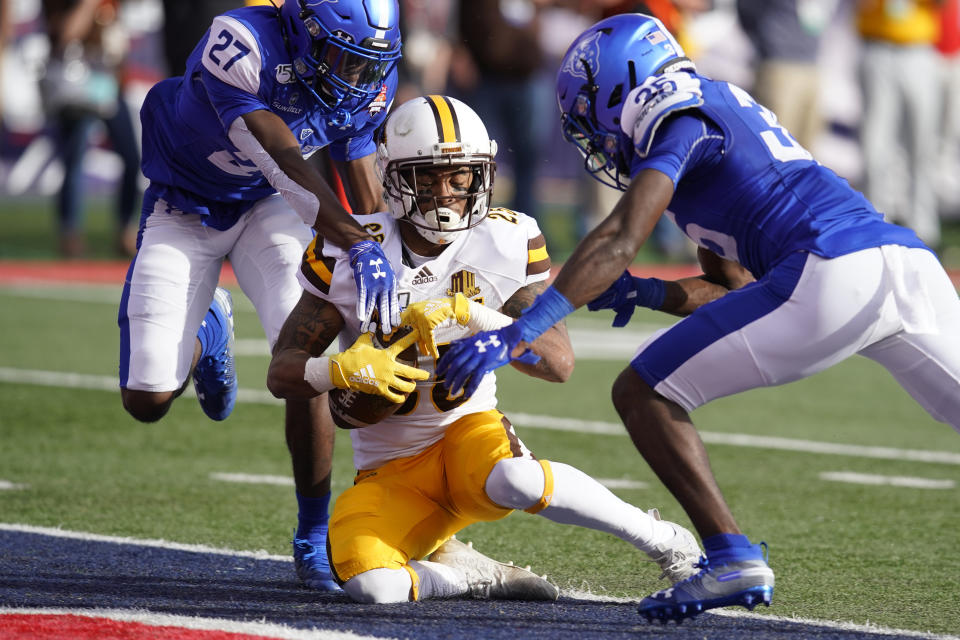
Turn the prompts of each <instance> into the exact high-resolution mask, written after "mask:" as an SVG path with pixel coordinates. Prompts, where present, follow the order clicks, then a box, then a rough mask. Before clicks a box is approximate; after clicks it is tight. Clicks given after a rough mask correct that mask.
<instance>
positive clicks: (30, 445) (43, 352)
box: [0, 213, 960, 633]
mask: <svg viewBox="0 0 960 640" xmlns="http://www.w3.org/2000/svg"><path fill="white" fill-rule="evenodd" d="M12 218H13V216H9V215H8V216H6V217H4V216H3V214H2V213H0V250H2V254H0V258H4V257H5V258H11V257H15V256H14V255H11V252H12V250H11V247H14V248H15V247H16V246H21V247H24V246H26V247H34V249H33V250H31V252H30V257H41V254H42V253H43V250H42V248H41V243H40V242H39V241H36V240H37V239H38V238H40V235H39V234H36V233H35V232H33V231H31V232H30V233H25V235H24V236H22V238H21V240H19V241H18V240H16V239H11V236H10V235H9V231H10V230H11V229H12V228H23V229H27V228H29V229H33V228H34V227H33V226H31V225H29V224H27V223H24V224H23V225H22V227H19V226H18V225H19V224H20V223H19V222H18V223H17V225H13V226H8V225H7V222H9V221H10V220H11V219H12ZM104 228H105V227H104ZM31 234H32V235H31ZM23 238H26V240H24V239H23ZM31 238H32V240H30V239H31ZM18 242H20V243H21V244H20V245H17V243H18ZM31 243H32V244H31ZM13 253H15V252H13ZM16 257H23V256H16ZM119 291H120V288H119V285H117V286H114V287H111V286H106V287H105V286H92V287H81V286H76V285H73V286H70V287H64V286H26V287H11V286H8V285H6V284H3V283H0V481H6V482H7V483H13V484H15V485H23V486H21V487H20V488H17V489H10V490H0V514H2V515H0V522H5V523H23V524H30V525H37V526H48V527H50V526H52V527H62V528H64V529H69V530H76V531H85V532H93V533H99V534H110V535H119V536H131V537H138V538H163V539H166V540H170V541H176V542H183V543H202V544H207V545H214V546H220V547H228V548H233V549H243V550H258V549H264V550H266V551H268V552H270V553H276V554H286V553H288V551H289V540H290V536H291V532H292V529H293V527H294V525H295V517H296V504H295V500H294V497H293V489H292V487H287V486H276V485H266V484H234V483H228V482H223V481H219V480H215V479H212V478H211V474H214V473H246V474H261V475H269V476H281V477H287V476H289V460H288V457H287V453H286V449H285V445H284V438H283V426H282V408H281V406H280V405H278V404H276V403H270V402H264V401H261V400H259V398H261V397H262V396H263V391H264V387H263V383H264V377H265V372H266V366H267V362H268V359H267V357H266V355H262V354H265V351H266V346H265V344H264V345H263V346H262V350H261V351H258V350H257V348H256V345H257V344H258V343H257V342H256V341H257V340H262V334H261V329H260V327H259V324H258V323H257V318H256V315H255V314H254V312H253V309H252V307H251V305H250V304H249V302H248V301H247V300H246V299H245V298H244V297H243V296H242V294H240V293H239V291H237V290H234V292H233V293H234V296H235V300H237V302H238V308H237V337H238V339H239V341H240V344H243V345H247V347H248V348H247V349H246V350H245V351H244V352H245V353H248V352H249V353H255V354H257V353H260V354H261V355H243V356H240V357H238V363H237V364H238V372H239V378H240V386H241V388H242V389H243V390H251V391H254V392H257V393H256V394H254V395H253V399H254V400H256V401H254V402H243V403H241V404H240V405H238V407H237V410H236V411H235V412H234V414H233V415H232V416H231V417H230V419H228V420H227V421H225V422H223V423H214V422H211V421H209V420H207V419H206V418H205V417H204V416H203V414H202V412H201V411H200V408H199V406H198V405H197V403H196V401H195V400H194V399H193V398H192V397H184V398H181V399H180V401H179V402H177V403H176V404H175V405H174V408H173V409H172V410H171V412H170V414H168V416H167V417H166V418H165V419H164V420H163V421H162V422H160V423H158V424H154V425H141V424H138V423H136V422H134V421H133V420H132V419H131V418H129V417H128V416H127V415H126V414H125V413H124V411H123V410H122V408H121V406H120V399H119V394H118V393H117V392H116V391H115V390H113V385H114V384H115V378H116V372H117V350H118V331H117V328H116V305H117V302H118V299H119ZM607 320H609V318H599V317H597V316H595V315H592V314H587V313H585V312H578V313H577V314H576V315H575V316H574V317H572V318H571V321H570V325H571V327H572V328H574V329H584V328H605V327H606V326H607V325H606V322H607ZM665 322H669V318H667V317H666V316H661V315H659V314H655V313H653V312H651V313H648V314H645V315H641V316H638V317H636V318H635V320H634V323H635V326H641V327H643V326H647V325H650V324H653V325H655V324H658V323H659V324H662V323H665ZM609 335H610V338H611V340H614V339H616V336H617V333H616V331H614V330H610V331H609ZM622 366H623V362H622V361H613V360H594V359H589V358H580V359H578V362H577V368H576V371H575V373H574V376H573V378H572V379H571V380H570V381H569V382H568V383H566V384H564V385H552V384H548V383H545V382H541V381H536V380H532V379H528V378H525V377H523V376H521V375H519V374H517V373H516V372H513V371H510V370H507V371H505V372H504V373H503V374H502V375H501V384H500V386H501V389H502V393H501V400H502V408H503V409H504V410H505V411H506V412H507V414H508V415H516V414H527V415H528V416H529V418H526V419H524V420H519V419H518V420H516V422H517V425H518V426H517V430H518V432H519V434H520V436H521V438H523V440H524V441H525V443H526V444H527V445H528V446H529V447H530V448H531V449H532V450H533V451H534V452H535V453H537V455H538V456H540V457H544V458H550V459H555V460H558V461H563V462H568V463H571V464H574V465H575V466H578V467H580V468H581V469H583V470H584V471H586V472H587V473H590V474H591V475H594V476H595V477H598V478H602V479H604V480H616V481H632V482H634V483H645V485H646V486H645V487H642V488H628V489H615V491H616V493H617V494H618V495H620V496H621V497H623V498H624V499H626V500H628V501H630V502H632V503H634V504H636V505H638V506H641V507H643V508H650V507H654V506H656V507H658V508H660V510H661V512H662V513H663V515H664V517H665V518H667V519H674V520H677V521H679V522H681V523H683V524H685V525H687V526H689V520H688V519H687V518H686V517H685V516H684V514H683V513H682V512H681V511H680V509H679V507H678V505H677V503H676V502H675V501H674V500H673V499H672V497H671V496H670V495H669V494H668V493H667V492H666V491H665V490H664V489H663V488H662V487H661V486H660V485H659V484H658V482H657V480H656V478H655V477H654V475H653V474H652V473H651V472H650V470H649V469H648V468H647V467H646V465H645V464H644V463H643V461H642V460H641V458H640V456H639V455H638V454H637V453H636V452H635V450H634V449H633V447H632V445H631V444H630V442H629V440H628V438H627V437H626V435H625V434H623V433H620V432H619V431H618V430H617V429H616V428H604V427H611V426H612V425H615V424H616V423H617V418H616V414H615V413H614V411H613V408H612V406H611V404H610V401H609V387H610V383H611V382H612V380H613V379H614V378H615V376H616V375H617V373H618V372H619V371H620V369H621V368H622ZM36 372H50V373H52V374H76V375H41V374H39V373H36ZM246 397H250V396H246ZM693 417H694V420H695V422H696V423H697V424H698V426H699V427H700V428H701V429H702V430H703V431H704V432H705V434H706V435H705V439H706V440H707V442H708V444H707V447H708V450H709V452H710V454H711V456H712V463H713V466H714V470H715V472H716V474H717V477H718V479H719V481H720V484H721V487H722V488H723V490H724V492H725V495H726V497H727V499H728V501H729V502H730V504H731V506H732V508H733V509H734V512H735V514H736V515H737V517H738V519H739V521H740V524H741V526H742V527H743V529H744V530H745V531H746V532H747V533H748V534H749V535H750V536H751V537H752V538H753V539H755V540H766V541H767V542H768V543H769V545H770V563H771V565H772V567H773V568H774V570H775V571H776V573H777V587H776V594H775V599H774V606H773V607H771V608H770V609H769V610H767V609H764V610H763V611H760V610H758V612H760V613H769V614H774V615H779V616H788V617H790V616H797V617H803V618H813V619H819V620H833V621H845V622H854V623H876V624H878V625H882V626H885V627H892V628H898V629H911V630H919V631H930V632H939V633H957V632H958V631H960V607H958V606H957V594H958V593H960V551H958V547H960V545H958V542H960V534H958V531H960V488H958V485H960V463H958V461H960V435H958V434H956V433H955V432H954V431H953V430H952V429H951V428H950V427H948V426H945V425H941V424H938V423H935V422H934V421H933V420H931V419H930V418H929V417H927V416H926V415H925V414H924V413H923V412H922V411H921V410H920V409H919V408H918V407H916V406H915V405H914V404H913V403H912V401H911V400H910V399H909V398H908V397H907V395H906V394H905V393H904V392H903V391H902V390H901V389H900V388H899V387H898V386H897V385H896V384H895V383H894V382H893V381H892V379H891V378H890V377H889V376H888V375H887V373H886V372H885V371H883V370H882V369H881V368H879V367H878V366H877V365H875V364H873V363H872V362H869V361H867V360H865V359H861V358H855V359H853V360H851V361H848V362H846V363H843V364H842V365H840V366H838V367H835V368H834V369H832V370H830V371H828V372H825V373H822V374H819V375H817V376H815V377H813V378H811V379H808V380H805V381H802V382H799V383H794V384H792V385H788V386H786V387H782V388H778V389H767V390H758V391H754V392H751V393H748V394H745V395H743V396H740V397H738V398H732V399H724V400H721V401H718V402H716V403H714V404H712V405H710V406H708V407H704V408H703V409H700V410H698V411H697V412H695V413H694V416H693ZM551 418H553V419H555V420H554V421H551ZM571 420H582V421H585V422H588V421H590V422H589V425H592V426H594V427H596V426H597V425H596V424H595V423H596V422H599V423H601V424H600V425H599V427H600V428H599V429H597V430H596V432H584V431H580V432H578V431H569V430H559V429H550V428H544V427H545V426H550V425H551V424H552V423H553V422H555V424H554V426H564V425H568V424H569V423H570V421H571ZM525 422H529V423H530V424H529V425H525V424H524V423H525ZM589 425H588V426H589ZM608 431H609V432H610V433H608ZM729 434H745V435H748V436H775V437H778V438H782V439H788V440H790V441H809V442H814V443H827V444H845V445H861V446H864V447H867V446H870V447H886V448H890V449H891V450H893V451H892V453H894V454H895V453H896V451H900V450H921V451H929V452H939V453H940V454H952V458H950V457H947V456H942V457H943V460H942V461H940V462H925V461H910V460H903V459H899V460H894V459H887V458H883V457H864V454H863V453H862V452H861V450H856V451H852V452H851V454H850V455H837V454H832V453H810V452H806V451H791V450H788V449H784V448H762V447H757V446H742V445H733V444H722V443H721V442H722V441H723V440H724V436H726V435H729ZM338 436H340V437H338V441H337V454H336V459H335V469H334V493H335V494H337V493H339V492H341V491H343V490H344V489H345V488H346V487H347V486H348V485H349V483H350V481H351V477H352V466H351V461H350V451H349V449H350V445H349V438H348V437H346V434H345V433H343V432H341V433H340V434H338ZM887 453H891V452H889V451H888V452H887ZM854 454H856V455H854ZM829 472H854V473H860V474H871V475H879V476H885V477H901V478H912V479H922V480H925V481H928V483H930V484H932V485H933V486H936V487H943V486H945V487H947V488H914V487H906V486H886V485H866V484H851V483H844V482H835V481H827V480H824V479H821V477H820V474H821V473H829ZM937 483H939V484H937ZM460 537H461V538H463V539H470V540H473V541H474V542H475V544H476V545H477V546H478V548H480V549H482V550H483V551H485V552H486V553H488V554H490V555H492V556H494V557H497V558H503V559H513V560H515V561H517V562H520V563H530V564H532V565H533V567H534V568H535V569H536V570H538V571H540V572H546V573H547V574H548V575H550V576H551V577H552V578H553V579H554V580H556V581H557V582H558V583H559V584H560V586H561V587H563V588H567V589H581V590H589V591H592V592H594V593H597V594H603V595H611V596H624V597H631V598H640V597H642V596H644V595H646V594H647V593H648V592H650V591H651V590H653V589H655V588H659V585H658V583H657V581H656V577H657V572H656V571H655V567H654V566H653V565H651V564H648V563H644V562H642V561H641V557H640V555H639V554H638V553H637V552H636V551H634V550H633V548H632V547H630V546H629V545H627V544H625V543H623V542H620V541H619V540H616V539H613V538H610V537H608V536H605V535H602V534H597V533H594V532H592V531H586V530H582V529H574V528H571V527H562V526H560V525H556V524H553V523H550V522H548V521H546V520H544V519H542V518H538V517H535V516H530V515H527V514H523V513H519V514H514V515H512V516H510V517H509V518H507V519H505V520H502V521H499V522H496V523H490V524H482V525H474V526H472V527H470V528H468V529H467V530H466V531H464V533H463V534H462V535H461V536H460Z"/></svg>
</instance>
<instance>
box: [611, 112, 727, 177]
mask: <svg viewBox="0 0 960 640" xmlns="http://www.w3.org/2000/svg"><path fill="white" fill-rule="evenodd" d="M722 155H723V132H722V131H721V130H720V128H719V127H717V126H716V125H714V124H713V123H712V122H710V121H709V120H708V119H706V118H702V117H699V116H697V115H695V114H693V113H680V114H677V115H675V116H672V117H670V118H669V119H667V120H666V121H665V122H664V123H663V124H662V125H661V126H660V128H659V129H658V130H657V132H656V135H655V137H654V140H653V144H651V145H650V152H649V153H648V154H647V157H646V158H641V157H640V156H639V155H638V154H635V155H634V156H633V162H632V164H631V166H630V177H631V178H634V177H636V175H637V174H638V173H640V172H641V171H642V170H644V169H656V170H657V171H660V172H661V173H663V174H665V175H667V176H668V177H669V178H670V179H671V180H673V185H674V187H676V185H677V183H678V182H680V180H681V178H683V177H684V176H685V175H688V174H691V173H695V172H696V171H697V170H701V169H708V168H710V167H712V166H714V165H715V164H716V163H717V162H719V161H720V159H721V157H722Z"/></svg>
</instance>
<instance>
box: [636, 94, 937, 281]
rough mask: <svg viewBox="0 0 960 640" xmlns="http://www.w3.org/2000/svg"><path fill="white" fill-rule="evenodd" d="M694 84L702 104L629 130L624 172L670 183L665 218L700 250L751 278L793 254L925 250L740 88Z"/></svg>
mask: <svg viewBox="0 0 960 640" xmlns="http://www.w3.org/2000/svg"><path fill="white" fill-rule="evenodd" d="M692 79H693V83H694V84H696V85H697V86H695V87H694V88H693V94H696V92H697V91H699V92H700V94H701V96H702V100H700V103H699V104H698V105H695V106H692V107H687V108H685V109H684V110H681V111H674V112H673V113H671V114H669V115H668V116H665V117H664V118H663V119H662V121H657V122H656V123H655V124H654V125H652V126H646V127H644V128H643V130H639V134H640V135H637V134H635V136H634V138H635V140H637V143H638V144H637V146H636V149H637V153H636V154H635V155H634V156H633V160H632V166H631V171H630V175H631V177H634V176H636V175H637V173H639V172H640V171H641V170H643V169H656V170H658V171H661V172H663V173H665V174H666V175H667V176H669V177H670V178H671V179H672V180H673V182H674V186H675V188H676V191H675V193H674V196H673V199H672V200H671V202H670V205H669V207H668V211H667V215H668V216H669V217H671V218H672V219H673V220H674V221H675V222H676V224H677V226H679V227H680V229H681V230H682V231H683V232H684V233H685V234H686V235H687V236H689V237H690V238H691V239H692V240H693V241H694V242H696V243H697V244H698V245H700V246H702V247H705V248H707V249H710V250H711V251H713V252H715V253H716V254H718V255H719V256H721V257H723V258H727V259H729V260H734V261H736V262H738V263H740V264H742V265H743V266H744V267H746V268H747V269H749V270H750V272H751V273H753V275H754V276H755V277H757V278H759V277H761V276H762V275H763V274H765V273H766V272H767V270H768V269H770V267H772V266H773V265H774V264H776V263H777V262H778V261H780V260H781V259H783V258H784V257H786V256H787V255H789V254H791V253H794V252H797V251H807V252H810V253H814V254H816V255H819V256H823V257H826V258H834V257H837V256H841V255H844V254H847V253H852V252H854V251H859V250H861V249H867V248H870V247H877V246H881V245H886V244H899V245H905V246H909V247H924V246H925V245H924V244H923V243H922V242H921V241H920V239H919V238H917V236H916V234H915V233H914V232H913V231H912V230H910V229H906V228H904V227H899V226H896V225H893V224H890V223H887V222H885V221H884V220H883V216H882V215H880V214H879V213H878V212H877V210H876V209H875V208H874V207H873V205H871V204H870V202H869V201H868V200H867V199H866V198H865V197H864V196H863V195H862V194H861V193H860V192H858V191H856V190H855V189H853V188H852V187H851V186H850V185H849V184H848V183H847V181H846V180H844V179H842V178H840V177H839V176H837V175H836V174H835V173H834V172H833V171H831V170H830V169H828V168H826V167H824V166H823V165H821V164H819V163H817V162H816V161H815V160H813V158H812V156H811V155H810V153H809V152H807V150H806V149H804V148H803V147H801V146H800V145H799V144H797V142H796V140H794V139H793V137H792V136H790V134H789V133H788V132H787V131H786V129H784V128H783V127H782V126H780V125H779V124H778V123H777V120H776V116H774V115H773V113H772V112H770V111H769V110H768V109H766V108H765V107H763V106H761V105H759V104H757V103H756V102H755V101H754V100H753V98H751V97H750V96H749V95H748V94H747V93H746V92H745V91H744V90H743V89H740V88H739V87H736V86H734V85H731V84H728V83H725V82H717V81H713V80H710V79H708V78H704V77H702V76H692ZM689 82H690V81H689V80H688V81H685V84H687V83H689ZM689 86H690V85H689V84H688V88H689ZM693 94H692V95H693ZM628 129H629V127H628V126H625V130H628ZM651 136H652V138H651ZM641 142H642V144H641Z"/></svg>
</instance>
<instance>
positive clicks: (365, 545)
mask: <svg viewBox="0 0 960 640" xmlns="http://www.w3.org/2000/svg"><path fill="white" fill-rule="evenodd" d="M442 452H443V445H442V443H440V442H438V443H436V444H434V445H433V446H431V447H429V448H427V449H426V450H424V451H422V452H421V453H419V454H417V455H415V456H411V457H409V458H400V459H397V460H392V461H390V462H388V463H386V464H384V465H383V466H381V467H378V468H376V469H372V470H365V471H360V472H358V474H357V477H356V480H355V483H354V486H352V487H350V488H349V489H347V490H346V491H344V492H343V493H342V494H340V496H339V497H338V498H337V502H336V505H335V506H334V509H333V515H332V517H331V519H330V560H331V564H332V566H333V569H334V574H335V576H336V578H337V580H338V581H339V582H340V583H341V584H342V585H343V590H344V592H345V593H346V594H347V595H348V596H350V598H351V599H353V600H355V601H357V602H364V603H386V602H407V601H412V600H426V599H431V598H456V597H463V596H468V595H470V593H471V591H470V589H471V585H470V583H469V581H468V579H467V576H466V574H465V573H464V571H463V570H461V569H459V568H457V567H452V566H448V565H446V564H441V563H437V562H432V561H429V560H421V558H424V557H426V556H427V555H428V554H430V553H431V552H432V551H434V550H435V549H436V548H437V547H439V546H441V545H442V544H443V542H444V540H447V539H448V538H450V537H451V536H452V535H453V534H454V533H455V532H457V531H459V530H460V529H462V528H463V527H465V526H466V525H467V524H469V523H470V521H469V520H465V519H462V518H459V517H458V516H456V515H454V514H453V512H452V511H451V510H450V509H449V508H445V507H444V506H442V504H441V501H442V500H444V493H445V488H444V481H443V480H444V479H443V466H442V462H441V456H442Z"/></svg>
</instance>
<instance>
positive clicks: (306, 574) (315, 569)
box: [293, 538, 342, 593]
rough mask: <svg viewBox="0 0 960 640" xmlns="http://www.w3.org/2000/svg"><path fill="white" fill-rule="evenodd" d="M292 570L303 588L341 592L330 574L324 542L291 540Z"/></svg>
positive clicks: (300, 539) (301, 539)
mask: <svg viewBox="0 0 960 640" xmlns="http://www.w3.org/2000/svg"><path fill="white" fill-rule="evenodd" d="M293 568H294V569H295V570H296V572H297V577H298V578H299V579H300V582H301V583H302V584H303V586H305V587H307V588H309V589H315V590H317V591H325V592H328V593H337V592H340V591H342V589H341V588H340V585H338V584H337V583H336V581H335V580H334V579H333V574H332V573H331V572H330V561H329V560H328V559H327V543H326V540H323V541H320V540H314V541H313V542H311V541H309V540H304V539H303V538H294V539H293Z"/></svg>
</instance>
